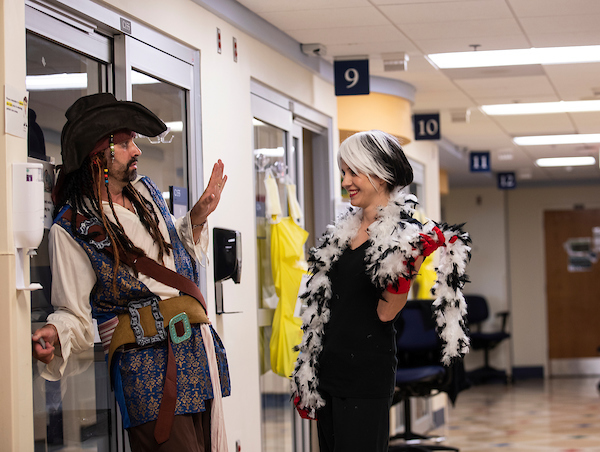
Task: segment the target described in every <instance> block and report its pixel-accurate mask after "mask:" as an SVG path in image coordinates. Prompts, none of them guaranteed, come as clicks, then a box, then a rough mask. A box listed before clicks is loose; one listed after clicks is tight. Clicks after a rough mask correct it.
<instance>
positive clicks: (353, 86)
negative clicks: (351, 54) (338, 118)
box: [333, 60, 370, 96]
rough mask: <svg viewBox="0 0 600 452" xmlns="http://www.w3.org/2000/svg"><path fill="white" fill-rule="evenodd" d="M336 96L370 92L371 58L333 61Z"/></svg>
mask: <svg viewBox="0 0 600 452" xmlns="http://www.w3.org/2000/svg"><path fill="white" fill-rule="evenodd" d="M333 72H334V79H335V95H336V96H356V95H360V94H369V93H370V84H369V60H342V61H334V62H333Z"/></svg>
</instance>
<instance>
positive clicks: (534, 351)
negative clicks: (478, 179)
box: [442, 185, 600, 375]
mask: <svg viewBox="0 0 600 452" xmlns="http://www.w3.org/2000/svg"><path fill="white" fill-rule="evenodd" d="M478 199H480V200H481V202H480V203H479V202H478ZM575 204H581V205H584V206H585V207H586V208H598V207H599V206H600V185H587V186H573V187H550V188H517V189H516V190H511V191H504V192H503V191H499V190H497V189H495V188H488V189H451V190H450V194H449V195H447V196H444V197H443V198H442V206H443V207H442V208H443V211H444V215H445V220H446V221H448V222H452V223H455V222H464V221H466V222H467V224H466V226H465V228H466V230H467V231H468V232H469V233H470V234H471V237H472V239H473V258H472V261H471V264H470V265H469V268H468V273H469V275H470V276H471V281H472V283H471V284H468V285H467V288H466V290H465V291H466V292H470V293H479V294H481V295H484V296H486V297H487V298H488V300H489V301H490V305H491V310H492V312H493V313H495V312H498V311H501V310H504V309H506V308H508V309H510V311H511V314H510V330H511V333H512V338H511V340H510V344H509V345H508V348H509V349H510V355H511V357H512V365H513V366H515V367H535V366H543V367H544V371H545V374H546V375H547V374H548V339H547V337H548V332H547V315H546V280H545V253H544V224H543V215H544V211H545V210H556V209H561V210H569V209H572V208H573V206H574V205H575ZM505 206H506V207H505ZM507 262H508V266H507ZM509 284H510V286H509ZM491 326H492V325H487V327H491ZM574 334H575V332H574ZM506 349H507V347H506V346H504V348H503V346H500V347H499V349H498V350H497V351H495V352H492V354H491V361H492V365H496V366H500V367H501V366H502V365H504V364H505V363H506V362H507V359H508V356H507V350H506ZM480 359H481V357H477V356H476V354H475V353H471V355H469V356H468V357H467V361H465V362H466V365H467V368H471V367H473V366H474V364H475V360H480ZM477 364H480V363H479V362H478V363H477Z"/></svg>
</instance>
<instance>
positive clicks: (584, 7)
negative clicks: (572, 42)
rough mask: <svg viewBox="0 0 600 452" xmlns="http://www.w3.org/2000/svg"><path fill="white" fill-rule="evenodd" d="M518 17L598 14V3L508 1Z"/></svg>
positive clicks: (543, 0) (545, 0)
mask: <svg viewBox="0 0 600 452" xmlns="http://www.w3.org/2000/svg"><path fill="white" fill-rule="evenodd" d="M508 3H509V4H510V6H511V8H512V10H513V11H514V12H515V14H516V15H517V16H519V17H539V16H561V17H562V16H568V15H570V14H573V13H574V12H575V13H577V14H582V15H589V14H600V2H598V1H590V0H508Z"/></svg>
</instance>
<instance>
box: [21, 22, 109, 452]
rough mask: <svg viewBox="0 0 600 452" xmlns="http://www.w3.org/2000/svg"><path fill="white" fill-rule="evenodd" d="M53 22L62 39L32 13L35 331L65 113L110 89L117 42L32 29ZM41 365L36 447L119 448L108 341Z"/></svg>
mask: <svg viewBox="0 0 600 452" xmlns="http://www.w3.org/2000/svg"><path fill="white" fill-rule="evenodd" d="M53 22H56V23H54V24H52V23H53ZM48 23H50V24H52V25H51V26H50V27H49V29H51V30H52V33H53V34H54V36H55V37H56V35H57V34H59V35H60V34H61V25H60V23H58V22H57V21H52V20H50V19H49V18H48V17H45V16H43V15H41V14H40V13H38V14H37V15H36V14H33V13H31V11H28V16H27V25H28V32H27V37H26V58H27V82H26V83H27V90H28V91H29V103H28V105H29V112H28V113H29V136H28V143H27V144H28V156H29V159H30V160H32V159H33V160H34V161H36V162H41V163H42V164H43V165H44V171H45V181H46V183H45V190H46V194H45V196H46V206H47V209H46V210H47V211H46V222H45V225H46V230H45V234H44V239H43V241H42V244H41V245H40V246H39V248H38V253H37V255H36V256H34V257H33V258H32V259H31V280H32V281H39V282H41V284H42V286H43V289H42V290H37V291H34V292H32V293H31V322H32V323H31V329H32V331H35V330H36V329H38V328H39V327H41V326H42V325H44V323H45V321H46V318H47V316H48V314H50V313H51V312H52V310H53V309H52V305H51V300H50V292H51V274H50V264H49V257H48V230H49V228H50V226H51V224H52V204H51V201H50V192H51V190H52V187H53V181H54V166H55V164H59V163H61V156H60V136H61V130H62V127H63V125H64V124H65V122H66V118H65V111H66V110H67V108H68V107H69V106H70V105H71V104H72V103H73V102H74V101H75V100H76V99H78V98H79V97H81V96H83V95H86V94H93V93H98V92H101V91H106V90H107V89H108V87H109V83H110V79H111V77H109V67H110V60H109V55H110V53H111V46H112V43H111V41H110V40H109V39H108V38H105V37H103V36H100V35H92V36H90V35H89V34H88V33H84V32H80V31H77V30H76V29H73V28H72V27H70V28H67V29H62V32H64V34H63V35H62V37H63V39H62V41H63V43H58V42H56V41H55V40H54V39H49V38H48V37H44V36H42V35H41V34H38V33H35V32H33V31H31V30H32V29H33V30H38V31H43V29H44V26H47V25H48ZM44 24H46V25H44ZM72 41H77V42H78V47H77V49H74V48H73V47H71V46H69V47H67V46H66V45H65V44H64V43H65V42H72ZM99 43H102V45H99ZM42 368H43V367H42V364H41V363H39V362H37V361H35V362H33V376H32V378H33V403H34V406H33V409H34V441H35V450H36V451H47V450H53V451H60V450H82V449H86V448H90V449H93V450H97V451H109V450H116V441H115V437H114V434H113V432H114V431H115V424H114V416H112V415H111V413H112V412H113V410H114V401H113V398H112V396H111V394H110V390H109V388H110V386H109V383H108V372H107V369H106V364H105V361H104V353H103V352H102V347H101V346H100V347H98V348H93V349H90V350H89V351H87V352H85V353H82V354H79V355H74V356H73V357H72V359H71V360H70V364H69V366H68V368H67V370H66V372H65V377H64V378H62V379H61V380H60V381H52V382H51V381H46V380H45V379H43V378H42V377H41V376H40V372H41V370H42Z"/></svg>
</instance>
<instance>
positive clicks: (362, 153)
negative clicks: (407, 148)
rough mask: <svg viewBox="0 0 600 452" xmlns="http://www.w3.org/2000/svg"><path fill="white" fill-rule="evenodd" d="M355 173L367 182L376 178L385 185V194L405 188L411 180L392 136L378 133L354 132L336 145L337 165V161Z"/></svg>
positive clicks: (398, 144) (407, 166)
mask: <svg viewBox="0 0 600 452" xmlns="http://www.w3.org/2000/svg"><path fill="white" fill-rule="evenodd" d="M342 160H343V161H344V162H345V163H346V165H348V167H349V168H350V169H351V170H352V171H354V172H355V173H357V174H364V175H366V176H367V177H368V178H369V180H370V181H371V184H373V187H375V184H374V183H373V180H372V179H371V177H372V176H377V177H379V178H380V179H382V180H384V181H385V182H386V183H387V189H388V192H391V191H393V190H394V189H395V188H397V187H400V188H402V187H406V186H407V185H409V184H410V183H411V182H412V181H413V170H412V167H411V166H410V163H409V162H408V159H407V158H406V156H405V155H404V151H403V150H402V146H401V145H400V142H399V141H398V139H397V138H396V137H394V136H393V135H390V134H389V133H385V132H382V131H381V130H369V131H367V132H358V133H355V134H354V135H351V136H350V137H348V138H346V139H345V140H344V142H343V143H342V144H341V145H340V150H339V153H338V165H340V167H341V161H342Z"/></svg>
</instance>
